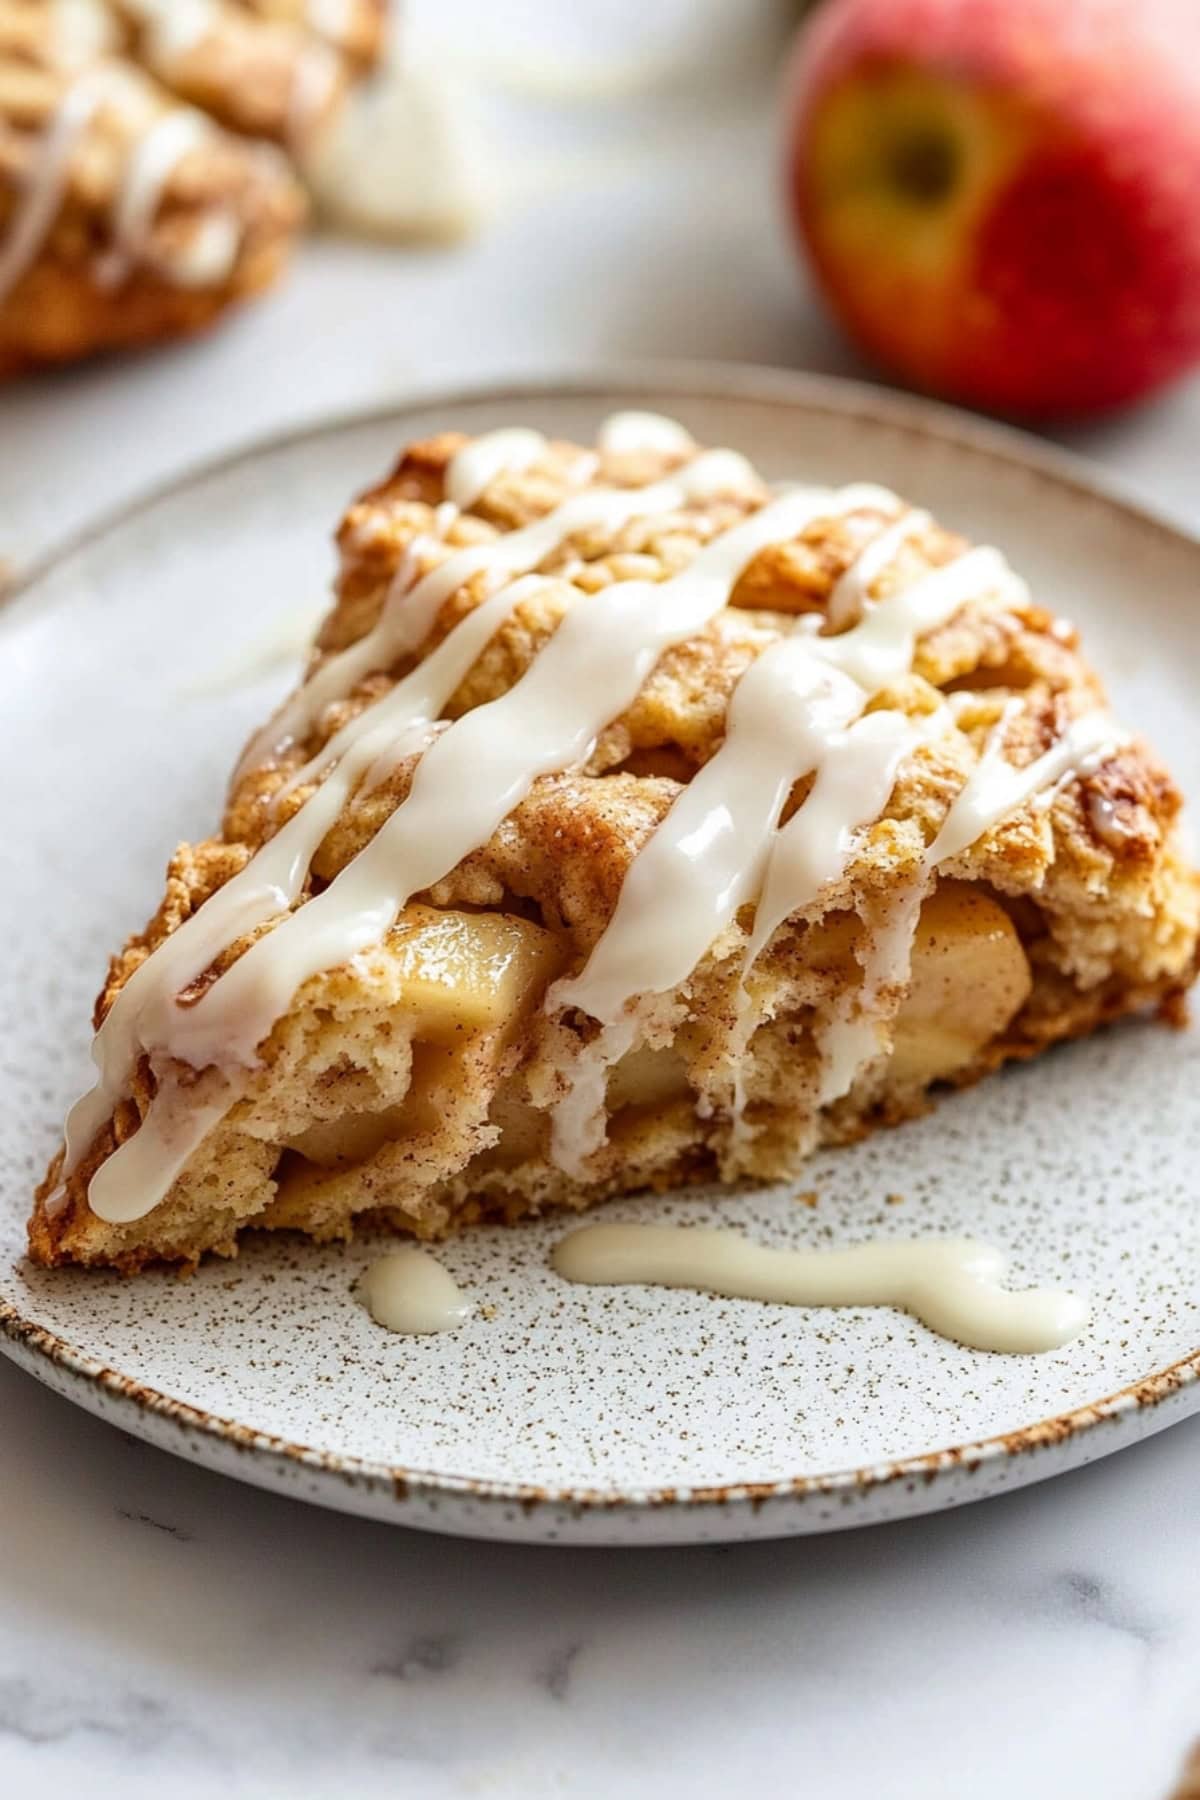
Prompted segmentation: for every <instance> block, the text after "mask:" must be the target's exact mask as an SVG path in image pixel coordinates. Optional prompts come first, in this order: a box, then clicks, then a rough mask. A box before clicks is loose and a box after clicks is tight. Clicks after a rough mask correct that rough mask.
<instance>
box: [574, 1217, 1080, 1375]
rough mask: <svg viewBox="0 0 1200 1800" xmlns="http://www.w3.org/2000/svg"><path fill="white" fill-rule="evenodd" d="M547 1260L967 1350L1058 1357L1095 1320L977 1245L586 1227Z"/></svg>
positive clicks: (590, 1274) (590, 1273)
mask: <svg viewBox="0 0 1200 1800" xmlns="http://www.w3.org/2000/svg"><path fill="white" fill-rule="evenodd" d="M552 1261H553V1264H554V1267H555V1269H556V1270H557V1271H558V1273H559V1274H560V1275H562V1276H565V1278H566V1279H567V1280H568V1281H582V1282H588V1283H601V1284H604V1285H613V1284H625V1283H638V1284H644V1285H651V1286H655V1287H671V1288H697V1289H699V1290H700V1291H701V1292H703V1293H706V1294H720V1295H723V1296H724V1297H725V1298H726V1299H729V1300H762V1301H769V1302H773V1303H774V1304H776V1305H781V1306H900V1307H903V1308H904V1309H905V1310H906V1311H907V1312H910V1313H912V1314H913V1316H914V1317H915V1318H917V1319H919V1320H920V1321H921V1323H922V1324H923V1325H927V1326H928V1327H929V1329H930V1330H931V1331H936V1332H937V1333H939V1335H940V1336H942V1337H948V1338H953V1339H954V1341H955V1342H956V1343H959V1344H965V1345H966V1346H967V1347H968V1349H972V1350H1000V1351H1008V1352H1010V1353H1024V1354H1032V1353H1036V1352H1040V1351H1046V1350H1057V1349H1059V1348H1060V1347H1061V1346H1062V1345H1063V1344H1068V1343H1070V1342H1071V1340H1072V1339H1073V1338H1076V1337H1078V1335H1079V1333H1080V1332H1081V1331H1082V1330H1083V1328H1084V1326H1085V1325H1086V1324H1087V1321H1088V1305H1087V1302H1086V1301H1085V1300H1083V1299H1082V1298H1081V1297H1080V1296H1079V1295H1077V1294H1069V1293H1065V1292H1062V1291H1060V1290H1058V1289H1048V1288H1026V1289H1023V1290H1021V1291H1019V1292H1012V1291H1010V1290H1009V1289H1007V1288H1005V1287H1003V1286H1001V1283H1002V1282H1003V1280H1004V1277H1005V1274H1006V1272H1007V1268H1008V1263H1007V1259H1006V1258H1005V1257H1004V1256H1003V1255H1002V1254H1001V1253H1000V1251H998V1250H993V1249H992V1248H991V1247H990V1246H989V1245H987V1244H977V1243H975V1242H974V1241H973V1240H971V1239H970V1238H916V1239H913V1240H911V1241H909V1242H904V1241H902V1240H901V1241H884V1240H878V1241H876V1242H874V1243H868V1244H855V1245H852V1246H851V1247H850V1248H848V1249H840V1250H776V1249H770V1248H768V1247H767V1246H766V1245H765V1244H756V1243H754V1242H752V1241H751V1240H750V1239H749V1238H746V1237H743V1236H742V1234H741V1233H740V1232H737V1231H719V1230H710V1229H708V1228H707V1227H703V1226H700V1227H697V1226H686V1225H583V1226H581V1227H580V1228H579V1230H578V1231H573V1232H571V1233H570V1234H569V1235H568V1236H567V1237H565V1238H562V1239H561V1240H560V1241H559V1243H558V1244H557V1245H556V1246H555V1249H554V1253H553V1257H552Z"/></svg>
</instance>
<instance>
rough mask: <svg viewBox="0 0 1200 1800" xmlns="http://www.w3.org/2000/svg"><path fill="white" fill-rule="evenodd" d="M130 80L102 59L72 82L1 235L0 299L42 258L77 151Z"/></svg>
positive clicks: (26, 175) (35, 152) (51, 120)
mask: <svg viewBox="0 0 1200 1800" xmlns="http://www.w3.org/2000/svg"><path fill="white" fill-rule="evenodd" d="M124 84H125V78H124V77H123V75H122V73H121V71H120V70H119V69H117V68H116V67H114V66H113V65H112V64H108V63H102V64H99V65H97V66H96V67H95V68H90V69H85V70H84V72H83V73H82V74H81V75H78V76H76V78H75V79H74V80H73V81H72V82H71V83H70V84H69V86H68V87H67V89H66V91H65V92H64V94H63V97H62V99H61V100H60V101H59V104H58V106H57V107H56V108H55V110H54V113H53V115H52V117H51V119H50V121H49V123H48V124H47V126H46V128H45V130H44V132H43V133H42V138H41V141H40V143H39V144H38V145H37V147H36V149H35V150H34V153H33V162H32V165H31V167H30V168H29V170H28V171H27V172H26V174H25V177H24V192H23V194H22V196H21V198H20V200H19V201H18V202H17V207H16V210H15V212H14V213H13V216H12V219H11V220H10V222H9V226H8V230H7V231H6V232H5V234H4V236H3V238H2V239H0V302H2V301H3V300H4V299H5V298H6V297H7V295H9V294H10V293H11V292H12V290H13V288H14V287H16V285H17V283H18V281H20V279H21V277H22V275H24V274H25V272H26V270H27V269H28V268H29V267H30V265H31V264H32V263H33V262H34V261H35V260H36V258H37V256H38V253H39V251H40V250H41V248H42V245H43V244H44V243H45V241H46V238H47V236H48V235H49V232H50V230H51V227H52V226H53V224H54V221H55V219H56V217H57V216H58V211H59V208H60V207H61V205H62V201H63V195H64V194H65V192H66V188H67V182H68V178H69V174H70V167H71V157H72V155H73V154H74V151H75V147H76V145H77V144H78V143H79V141H80V139H81V138H82V137H83V135H84V133H85V132H86V131H87V129H88V126H89V125H90V124H91V122H92V119H93V118H94V117H95V115H96V113H97V112H98V111H99V109H100V107H101V106H103V105H104V104H105V103H106V101H108V100H111V99H113V98H114V97H116V96H117V95H119V93H120V91H121V88H122V87H123V86H124Z"/></svg>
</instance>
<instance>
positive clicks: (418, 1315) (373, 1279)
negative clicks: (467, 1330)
mask: <svg viewBox="0 0 1200 1800" xmlns="http://www.w3.org/2000/svg"><path fill="white" fill-rule="evenodd" d="M359 1293H360V1294H361V1296H362V1300H363V1304H364V1305H365V1307H366V1309H367V1311H368V1312H369V1313H370V1315H371V1317H372V1318H373V1319H374V1321H375V1323H376V1324H377V1325H382V1326H383V1328H384V1330H385V1331H398V1332H402V1333H404V1334H405V1335H406V1336H409V1337H419V1336H425V1335H426V1334H428V1333H429V1332H434V1331H456V1330H457V1329H458V1327H459V1326H460V1325H464V1324H465V1323H466V1321H467V1320H468V1319H469V1318H470V1316H471V1310H472V1309H471V1302H470V1301H469V1300H468V1299H467V1297H466V1295H465V1294H464V1293H463V1291H462V1289H461V1288H460V1287H459V1285H458V1283H457V1282H456V1281H455V1279H454V1277H453V1276H452V1275H451V1274H450V1271H449V1270H448V1269H446V1268H444V1267H443V1266H442V1264H441V1263H440V1262H438V1261H437V1259H436V1257H433V1256H431V1255H430V1254H429V1252H428V1250H418V1249H417V1248H415V1247H413V1246H410V1247H406V1248H405V1249H403V1250H392V1251H389V1253H388V1254H387V1255H386V1256H379V1257H376V1259H375V1261H374V1262H373V1263H372V1264H371V1265H370V1267H369V1268H368V1269H366V1270H365V1272H364V1274H363V1277H362V1280H361V1282H360V1283H359Z"/></svg>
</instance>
